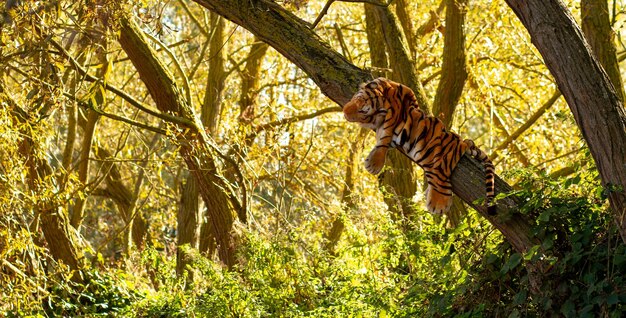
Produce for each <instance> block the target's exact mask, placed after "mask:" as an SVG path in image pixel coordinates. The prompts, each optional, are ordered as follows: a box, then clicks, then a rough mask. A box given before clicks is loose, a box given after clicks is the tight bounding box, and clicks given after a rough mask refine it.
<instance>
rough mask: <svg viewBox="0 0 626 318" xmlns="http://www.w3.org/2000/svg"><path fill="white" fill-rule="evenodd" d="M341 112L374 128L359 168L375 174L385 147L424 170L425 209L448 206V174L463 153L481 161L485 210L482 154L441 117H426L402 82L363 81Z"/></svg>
mask: <svg viewBox="0 0 626 318" xmlns="http://www.w3.org/2000/svg"><path fill="white" fill-rule="evenodd" d="M343 113H344V117H345V118H346V120H348V121H350V122H356V123H358V124H360V125H361V126H363V127H365V128H370V129H372V130H374V131H375V132H376V146H375V147H374V149H372V151H371V152H370V154H369V155H368V156H367V159H366V160H365V168H366V169H367V171H368V172H370V173H372V174H378V173H379V172H380V171H381V170H382V168H383V166H384V164H385V157H386V155H387V151H388V149H389V148H397V149H398V150H399V151H400V152H402V153H403V154H405V155H406V156H407V157H409V158H411V160H413V161H414V162H415V163H417V164H418V165H419V166H420V167H422V168H423V169H424V173H425V175H426V179H427V182H428V187H427V189H426V200H427V208H428V210H429V211H430V212H431V213H436V214H441V213H444V212H446V211H448V209H450V206H451V205H452V184H451V183H450V176H451V175H452V171H453V170H454V168H455V167H456V165H457V164H458V162H459V160H461V157H462V156H463V155H464V154H469V155H471V156H473V157H475V158H476V159H478V160H481V161H482V162H483V165H484V167H485V174H486V178H485V184H486V187H487V194H486V200H485V203H486V205H487V206H488V207H489V211H490V212H491V211H495V208H494V207H491V202H492V200H493V197H494V190H495V188H494V178H495V174H494V169H493V164H492V163H491V160H489V158H488V157H487V155H486V154H485V153H484V152H483V151H482V150H480V149H479V148H478V147H476V146H475V145H474V142H472V141H471V140H469V139H466V140H461V138H460V137H459V135H457V134H455V133H453V132H448V131H446V129H445V127H444V126H443V123H442V122H441V120H439V119H437V118H435V117H432V116H427V115H426V114H424V113H423V112H422V111H421V110H420V109H419V107H418V105H417V100H416V98H415V94H414V93H413V91H411V89H409V88H408V87H406V86H404V85H402V84H399V83H396V82H393V81H390V80H388V79H385V78H382V77H381V78H377V79H375V80H373V81H370V82H367V83H364V84H362V85H361V86H360V89H359V91H358V92H357V93H356V94H355V95H354V97H352V99H351V100H350V101H349V102H348V103H347V104H346V105H345V106H344V108H343Z"/></svg>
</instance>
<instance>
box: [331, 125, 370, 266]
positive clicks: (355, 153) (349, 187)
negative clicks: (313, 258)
mask: <svg viewBox="0 0 626 318" xmlns="http://www.w3.org/2000/svg"><path fill="white" fill-rule="evenodd" d="M367 132H368V131H367V129H364V128H361V129H360V130H359V135H358V137H357V138H356V140H355V141H353V142H351V143H350V151H349V153H348V161H347V162H346V176H345V178H344V185H343V192H342V193H341V204H342V206H344V209H343V210H344V211H345V214H349V213H350V212H352V211H354V210H355V209H356V208H357V207H356V204H355V203H354V195H355V193H354V179H355V177H354V175H355V173H356V169H357V167H358V166H359V163H360V162H359V160H358V159H359V158H360V155H361V148H362V143H363V139H364V138H365V134H366V133H367ZM344 229H345V223H344V221H343V217H342V216H337V217H336V218H335V220H333V223H332V225H331V227H330V230H329V231H328V233H326V235H325V237H326V240H327V241H326V246H325V248H326V250H327V251H328V252H329V253H331V254H334V253H335V247H336V246H337V243H338V242H339V239H340V238H341V234H342V233H343V230H344Z"/></svg>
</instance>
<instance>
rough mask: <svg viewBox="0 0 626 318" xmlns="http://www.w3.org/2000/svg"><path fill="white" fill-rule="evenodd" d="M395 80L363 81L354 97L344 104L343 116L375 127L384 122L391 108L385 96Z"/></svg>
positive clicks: (351, 120)
mask: <svg viewBox="0 0 626 318" xmlns="http://www.w3.org/2000/svg"><path fill="white" fill-rule="evenodd" d="M392 83H393V82H391V81H390V80H388V79H385V78H382V77H380V78H377V79H375V80H372V81H369V82H367V83H363V84H361V85H360V87H359V90H358V91H357V92H356V94H354V96H353V97H352V99H351V100H350V101H349V102H348V103H347V104H345V105H344V106H343V116H344V117H345V118H346V120H347V121H349V122H356V123H359V124H360V125H361V126H363V127H365V128H372V129H375V128H377V127H378V126H380V125H381V124H382V122H383V121H384V119H385V114H387V110H388V109H389V101H388V99H387V98H386V96H385V93H386V92H387V91H388V88H389V87H390V86H391V84H392Z"/></svg>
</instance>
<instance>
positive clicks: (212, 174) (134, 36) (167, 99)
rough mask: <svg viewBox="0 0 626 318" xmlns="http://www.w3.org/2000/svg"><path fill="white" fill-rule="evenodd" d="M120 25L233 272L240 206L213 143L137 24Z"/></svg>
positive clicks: (123, 40)
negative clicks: (219, 166) (234, 230)
mask: <svg viewBox="0 0 626 318" xmlns="http://www.w3.org/2000/svg"><path fill="white" fill-rule="evenodd" d="M120 24H121V28H120V38H119V42H120V44H121V45H122V48H123V49H124V51H125V52H126V54H127V55H128V57H129V58H130V60H131V62H132V63H133V64H134V65H135V68H136V69H137V71H138V72H139V76H140V77H141V80H142V81H143V82H144V84H145V85H146V87H147V89H148V92H149V93H150V95H151V97H152V100H154V102H155V103H156V106H157V108H158V109H159V110H160V111H161V114H162V115H161V116H165V117H168V118H169V120H170V122H169V123H170V124H172V130H173V131H174V132H175V134H176V135H175V138H176V141H177V142H178V145H179V147H180V148H179V149H180V153H181V156H182V158H183V160H184V161H185V163H186V165H187V168H188V169H189V172H190V173H191V174H193V176H194V177H195V180H196V181H197V183H198V189H199V192H200V195H201V196H202V199H203V200H204V202H205V205H206V206H207V207H212V208H211V209H208V211H209V213H210V217H209V222H211V228H212V230H213V235H214V236H215V239H216V242H217V245H218V247H217V249H218V254H219V258H220V260H221V261H222V262H224V264H226V265H227V266H228V267H229V268H232V267H233V266H234V265H235V245H234V241H233V239H232V236H231V230H232V227H233V222H234V217H233V212H234V208H233V206H237V202H236V199H234V198H232V197H229V195H228V194H227V193H226V192H225V191H226V190H225V189H228V186H227V185H226V184H224V182H223V181H222V180H221V178H220V177H219V176H218V174H219V172H218V170H217V166H216V163H215V159H214V158H213V155H212V150H211V146H210V139H209V138H208V136H207V135H206V133H205V131H204V127H203V126H202V123H200V122H198V121H197V119H196V116H195V115H194V113H193V109H192V107H191V105H190V104H189V103H190V102H191V100H189V99H186V98H185V97H183V94H182V93H181V90H180V88H179V87H178V86H177V85H176V81H175V80H174V77H173V76H172V74H171V73H170V72H169V70H168V69H167V68H166V67H165V66H164V65H163V63H162V62H161V61H160V60H159V59H158V58H157V56H156V52H155V51H154V49H152V47H151V46H150V45H148V43H147V39H146V37H145V36H144V35H143V33H142V31H141V30H140V29H139V27H138V26H137V25H136V23H135V22H133V21H132V20H131V19H129V18H127V17H121V19H120ZM189 95H190V94H189Z"/></svg>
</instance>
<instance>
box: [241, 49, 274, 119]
mask: <svg viewBox="0 0 626 318" xmlns="http://www.w3.org/2000/svg"><path fill="white" fill-rule="evenodd" d="M268 48H269V45H267V43H265V42H263V41H261V40H260V39H258V38H256V37H255V38H254V43H253V44H252V47H251V48H250V53H249V54H248V57H247V58H246V66H244V68H243V72H241V97H240V98H239V120H241V121H242V122H244V123H250V122H251V121H252V120H253V119H254V115H255V113H256V111H255V109H256V97H257V94H258V92H257V86H258V83H259V74H260V72H261V63H262V62H263V58H264V57H265V53H266V52H267V49H268Z"/></svg>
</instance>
